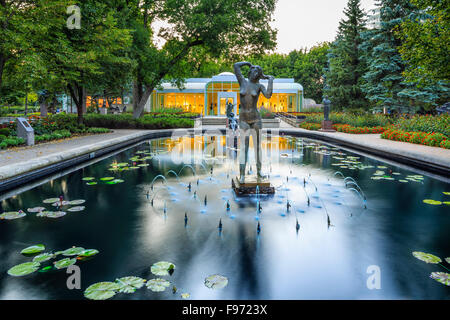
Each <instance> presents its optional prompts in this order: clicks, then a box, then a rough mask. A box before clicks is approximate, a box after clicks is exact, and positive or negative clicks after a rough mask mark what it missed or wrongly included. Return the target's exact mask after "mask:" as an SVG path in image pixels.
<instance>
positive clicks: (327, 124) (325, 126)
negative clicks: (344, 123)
mask: <svg viewBox="0 0 450 320" xmlns="http://www.w3.org/2000/svg"><path fill="white" fill-rule="evenodd" d="M319 131H322V132H336V130H334V129H333V122H331V121H330V120H324V121H322V129H319Z"/></svg>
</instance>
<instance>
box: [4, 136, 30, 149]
mask: <svg viewBox="0 0 450 320" xmlns="http://www.w3.org/2000/svg"><path fill="white" fill-rule="evenodd" d="M22 144H25V139H23V138H19V137H8V138H5V139H4V140H3V141H2V143H1V145H2V146H3V147H2V149H3V148H7V147H15V146H19V145H22Z"/></svg>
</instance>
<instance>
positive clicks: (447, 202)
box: [442, 201, 450, 206]
mask: <svg viewBox="0 0 450 320" xmlns="http://www.w3.org/2000/svg"><path fill="white" fill-rule="evenodd" d="M442 203H443V204H446V205H448V206H450V201H444V202H442Z"/></svg>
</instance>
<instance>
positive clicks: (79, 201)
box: [69, 199, 86, 206]
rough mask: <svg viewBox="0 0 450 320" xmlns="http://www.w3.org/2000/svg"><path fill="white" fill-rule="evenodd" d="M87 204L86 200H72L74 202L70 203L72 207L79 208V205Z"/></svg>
mask: <svg viewBox="0 0 450 320" xmlns="http://www.w3.org/2000/svg"><path fill="white" fill-rule="evenodd" d="M85 202H86V200H83V199H79V200H72V201H69V205H71V206H77V205H79V204H83V203H85Z"/></svg>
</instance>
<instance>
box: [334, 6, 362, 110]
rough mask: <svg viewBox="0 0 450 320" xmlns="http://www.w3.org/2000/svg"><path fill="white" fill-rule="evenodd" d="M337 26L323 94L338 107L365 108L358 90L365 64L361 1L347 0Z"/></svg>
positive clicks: (360, 92)
mask: <svg viewBox="0 0 450 320" xmlns="http://www.w3.org/2000/svg"><path fill="white" fill-rule="evenodd" d="M344 14H345V16H346V18H344V19H343V20H342V21H340V23H339V28H338V34H337V36H336V40H335V41H334V42H333V43H332V44H331V49H330V52H329V67H328V69H327V72H326V82H327V83H326V84H327V89H326V94H327V95H329V97H330V99H331V100H332V101H333V104H334V105H335V106H337V107H338V108H362V107H365V106H366V105H367V100H366V99H365V96H364V93H363V92H362V91H361V88H360V87H361V83H362V75H363V74H364V72H365V71H366V63H365V61H364V59H362V52H361V49H360V45H361V43H362V40H361V36H360V35H361V33H362V32H363V31H364V30H366V26H365V25H366V21H365V14H364V12H363V11H362V10H361V4H360V0H349V1H348V3H347V7H346V8H345V9H344Z"/></svg>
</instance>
